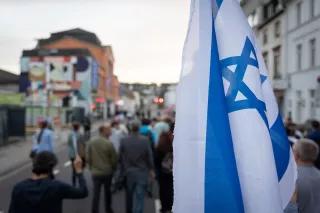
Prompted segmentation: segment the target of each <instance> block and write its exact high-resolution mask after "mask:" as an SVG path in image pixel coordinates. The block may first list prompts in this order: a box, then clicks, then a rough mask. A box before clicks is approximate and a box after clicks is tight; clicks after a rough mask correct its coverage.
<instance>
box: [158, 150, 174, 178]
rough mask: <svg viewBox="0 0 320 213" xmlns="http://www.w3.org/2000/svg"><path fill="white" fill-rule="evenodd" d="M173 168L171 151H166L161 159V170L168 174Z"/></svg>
mask: <svg viewBox="0 0 320 213" xmlns="http://www.w3.org/2000/svg"><path fill="white" fill-rule="evenodd" d="M172 170H173V153H172V152H168V153H167V154H166V155H165V156H164V158H163V159H162V161H161V171H162V172H163V173H166V174H169V173H172Z"/></svg>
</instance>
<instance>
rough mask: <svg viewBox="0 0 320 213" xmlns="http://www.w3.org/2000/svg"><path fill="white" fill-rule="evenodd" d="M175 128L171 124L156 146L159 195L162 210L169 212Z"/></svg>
mask: <svg viewBox="0 0 320 213" xmlns="http://www.w3.org/2000/svg"><path fill="white" fill-rule="evenodd" d="M173 130H174V123H171V124H170V130H169V131H168V132H163V133H162V134H161V135H160V138H159V143H158V146H157V147H156V156H157V157H156V167H157V171H158V181H159V195H160V202H161V212H163V213H169V212H171V211H172V205H173V173H172V168H173V147H172V143H173Z"/></svg>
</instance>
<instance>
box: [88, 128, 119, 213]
mask: <svg viewBox="0 0 320 213" xmlns="http://www.w3.org/2000/svg"><path fill="white" fill-rule="evenodd" d="M99 134H100V135H99V137H97V138H95V139H93V140H91V141H90V142H89V143H88V148H87V162H88V165H89V169H90V171H91V174H92V181H93V200H92V213H98V212H99V206H100V191H101V187H102V186H104V194H105V196H104V198H105V211H106V213H112V212H113V210H112V202H111V201H112V199H111V189H110V188H111V182H112V174H113V172H114V170H115V169H116V164H117V154H116V151H115V149H114V147H113V145H112V143H111V142H110V141H109V140H108V138H109V137H110V134H111V127H110V126H101V127H100V128H99Z"/></svg>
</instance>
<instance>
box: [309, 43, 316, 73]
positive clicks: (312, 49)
mask: <svg viewBox="0 0 320 213" xmlns="http://www.w3.org/2000/svg"><path fill="white" fill-rule="evenodd" d="M309 45H310V67H314V66H316V39H315V38H313V39H311V40H310V41H309Z"/></svg>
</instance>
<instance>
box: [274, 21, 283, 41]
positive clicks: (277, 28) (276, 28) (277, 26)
mask: <svg viewBox="0 0 320 213" xmlns="http://www.w3.org/2000/svg"><path fill="white" fill-rule="evenodd" d="M280 34H281V31H280V21H277V22H276V23H275V24H274V37H275V38H279V37H280Z"/></svg>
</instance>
